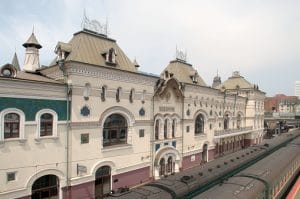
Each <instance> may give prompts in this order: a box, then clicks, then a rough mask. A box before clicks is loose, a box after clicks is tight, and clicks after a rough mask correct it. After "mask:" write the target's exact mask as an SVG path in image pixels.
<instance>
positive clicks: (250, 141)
mask: <svg viewBox="0 0 300 199" xmlns="http://www.w3.org/2000/svg"><path fill="white" fill-rule="evenodd" d="M244 143H245V147H249V146H251V145H252V144H253V143H254V140H252V139H245V142H244Z"/></svg>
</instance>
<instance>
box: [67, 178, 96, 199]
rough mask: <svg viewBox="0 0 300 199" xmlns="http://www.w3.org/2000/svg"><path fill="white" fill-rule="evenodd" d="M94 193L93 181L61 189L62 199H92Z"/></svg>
mask: <svg viewBox="0 0 300 199" xmlns="http://www.w3.org/2000/svg"><path fill="white" fill-rule="evenodd" d="M94 193H95V181H91V182H86V183H82V184H79V185H75V186H72V187H69V190H68V189H67V187H65V188H63V198H64V199H82V198H94Z"/></svg>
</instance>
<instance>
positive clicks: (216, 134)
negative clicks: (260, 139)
mask: <svg viewBox="0 0 300 199" xmlns="http://www.w3.org/2000/svg"><path fill="white" fill-rule="evenodd" d="M252 129H253V127H252V126H246V127H241V128H238V129H223V130H215V136H220V135H227V134H231V133H237V132H241V133H242V132H243V131H249V130H252Z"/></svg>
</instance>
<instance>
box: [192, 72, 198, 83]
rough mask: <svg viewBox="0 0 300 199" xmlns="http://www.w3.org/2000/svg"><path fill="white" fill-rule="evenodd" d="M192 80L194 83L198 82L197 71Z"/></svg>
mask: <svg viewBox="0 0 300 199" xmlns="http://www.w3.org/2000/svg"><path fill="white" fill-rule="evenodd" d="M191 78H192V81H193V83H194V84H196V83H197V82H198V77H197V73H195V74H194V75H193V76H191Z"/></svg>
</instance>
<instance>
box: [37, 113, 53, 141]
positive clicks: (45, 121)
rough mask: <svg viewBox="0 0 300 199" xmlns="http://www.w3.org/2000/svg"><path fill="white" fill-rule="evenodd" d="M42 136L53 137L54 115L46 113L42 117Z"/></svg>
mask: <svg viewBox="0 0 300 199" xmlns="http://www.w3.org/2000/svg"><path fill="white" fill-rule="evenodd" d="M40 122H41V124H40V136H41V137H42V136H52V135H53V115H51V114H50V113H44V114H43V115H41V120H40Z"/></svg>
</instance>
